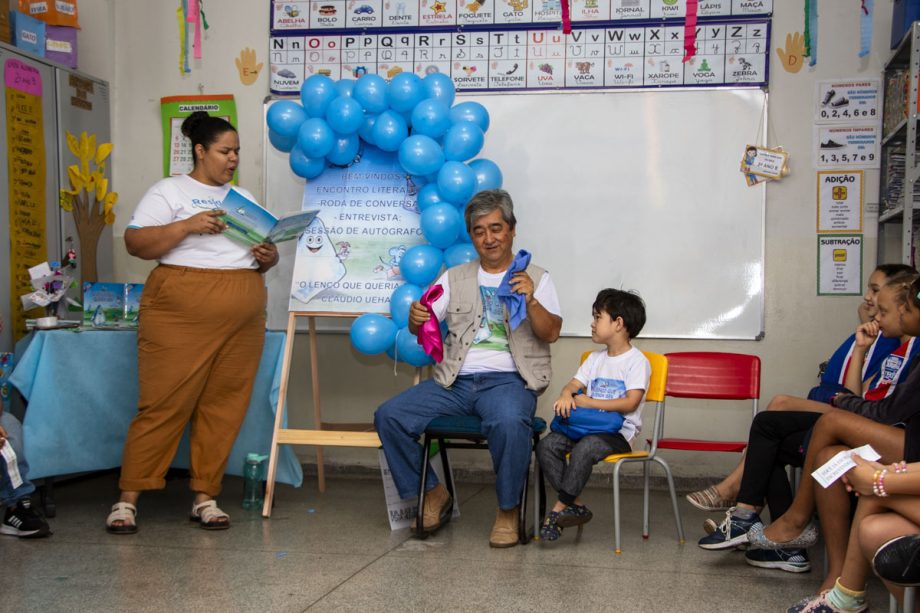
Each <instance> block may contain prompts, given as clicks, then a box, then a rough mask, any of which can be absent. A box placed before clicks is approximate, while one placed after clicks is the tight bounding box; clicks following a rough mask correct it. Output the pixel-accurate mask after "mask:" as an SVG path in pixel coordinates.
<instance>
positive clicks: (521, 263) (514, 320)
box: [496, 249, 536, 330]
mask: <svg viewBox="0 0 920 613" xmlns="http://www.w3.org/2000/svg"><path fill="white" fill-rule="evenodd" d="M529 265H530V253H529V252H527V251H524V250H523V249H521V250H520V251H518V252H517V255H515V256H514V260H513V261H512V262H511V266H510V267H508V270H507V272H505V276H504V277H502V282H501V283H500V284H499V285H498V291H497V292H496V293H497V294H498V297H499V299H500V300H501V301H502V303H503V304H504V305H505V308H507V309H508V322H509V323H510V324H511V329H512V330H516V329H517V327H518V326H519V325H521V322H522V321H524V320H525V319H527V302H526V301H525V300H524V296H523V295H521V294H518V293H516V292H514V291H513V290H512V289H511V277H512V275H514V273H516V272H523V271H524V270H526V269H527V267H528V266H529ZM534 291H536V288H534Z"/></svg>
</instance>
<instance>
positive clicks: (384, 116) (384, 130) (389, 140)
mask: <svg viewBox="0 0 920 613" xmlns="http://www.w3.org/2000/svg"><path fill="white" fill-rule="evenodd" d="M408 135H409V126H407V125H406V120H405V119H403V117H402V115H400V114H399V113H397V112H396V111H384V112H382V113H380V115H378V116H377V121H376V122H375V123H374V128H373V130H371V137H372V138H373V139H374V144H375V145H377V146H378V147H379V148H380V149H382V150H383V151H397V150H398V149H399V146H400V145H401V144H402V142H403V141H404V140H406V137H407V136H408Z"/></svg>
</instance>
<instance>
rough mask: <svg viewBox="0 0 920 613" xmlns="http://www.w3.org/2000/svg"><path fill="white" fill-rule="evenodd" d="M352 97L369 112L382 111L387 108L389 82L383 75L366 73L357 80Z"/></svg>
mask: <svg viewBox="0 0 920 613" xmlns="http://www.w3.org/2000/svg"><path fill="white" fill-rule="evenodd" d="M351 97H352V98H354V99H355V100H357V101H358V102H359V103H360V104H361V106H363V107H364V110H365V111H367V112H368V113H382V112H383V111H385V110H387V82H386V81H385V80H384V79H383V77H381V76H378V75H375V74H366V75H364V76H362V77H361V78H360V79H358V80H357V81H355V86H354V87H353V88H352V90H351Z"/></svg>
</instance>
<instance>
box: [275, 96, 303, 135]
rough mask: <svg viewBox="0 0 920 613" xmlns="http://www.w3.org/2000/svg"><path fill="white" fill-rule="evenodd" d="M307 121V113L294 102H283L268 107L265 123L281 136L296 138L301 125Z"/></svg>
mask: <svg viewBox="0 0 920 613" xmlns="http://www.w3.org/2000/svg"><path fill="white" fill-rule="evenodd" d="M306 120H307V112H306V111H304V110H303V107H302V106H300V105H299V104H297V103H296V102H294V101H292V100H281V101H279V102H276V103H274V104H273V105H271V106H270V107H268V115H266V117H265V123H267V124H268V127H269V129H270V130H273V131H275V132H277V133H278V134H279V135H280V136H284V137H292V136H294V137H296V136H297V130H299V129H300V124H302V123H303V122H305V121H306Z"/></svg>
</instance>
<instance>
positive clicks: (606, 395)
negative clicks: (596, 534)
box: [537, 289, 652, 541]
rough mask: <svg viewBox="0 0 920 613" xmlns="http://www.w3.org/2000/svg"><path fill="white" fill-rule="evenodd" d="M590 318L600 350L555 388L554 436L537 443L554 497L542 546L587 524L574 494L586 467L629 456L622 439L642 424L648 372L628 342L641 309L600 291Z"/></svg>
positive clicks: (626, 296) (631, 298)
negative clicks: (556, 495)
mask: <svg viewBox="0 0 920 613" xmlns="http://www.w3.org/2000/svg"><path fill="white" fill-rule="evenodd" d="M592 313H593V316H594V319H593V321H592V323H591V340H592V341H594V342H595V343H600V344H602V345H606V348H605V349H602V350H600V351H595V352H593V353H592V354H591V355H589V356H588V359H586V360H585V361H584V363H583V364H582V365H581V367H580V368H579V369H578V372H576V373H575V378H574V379H572V380H571V381H569V382H568V383H567V384H566V386H565V387H564V388H563V389H562V393H561V394H559V398H558V399H557V400H556V402H555V403H554V404H553V409H554V411H555V413H556V418H555V419H553V423H552V425H551V428H552V430H553V431H552V432H550V433H549V434H548V435H546V437H544V438H543V440H541V441H540V444H539V445H538V446H537V457H538V458H539V460H540V468H541V469H542V470H543V473H544V474H545V475H546V478H547V479H548V480H549V482H550V485H552V486H553V488H554V489H555V490H556V491H557V492H558V493H559V499H558V500H557V501H556V504H555V506H553V508H552V510H551V511H550V512H549V514H548V515H547V516H546V518H545V519H544V520H543V525H542V527H541V528H540V537H541V538H542V539H543V540H547V541H555V540H556V539H558V538H559V536H560V535H561V534H562V529H563V528H566V527H569V526H579V525H581V524H584V523H586V522H588V521H590V520H591V518H592V517H593V515H592V513H591V511H589V510H588V508H587V507H586V506H584V505H583V504H581V501H580V499H579V498H578V496H579V495H580V494H581V491H582V490H583V489H584V487H585V485H586V484H587V483H588V477H590V476H591V469H592V467H593V466H594V465H595V464H596V463H598V462H600V461H601V460H603V459H604V458H605V457H607V456H608V455H610V454H613V453H628V452H629V451H631V447H630V444H629V441H630V440H632V438H633V437H634V436H635V435H636V433H637V432H638V431H639V428H641V426H642V419H641V414H642V400H643V398H644V397H645V390H646V389H647V388H648V380H649V376H650V375H651V370H652V368H651V365H650V364H649V362H648V360H647V359H646V358H645V356H644V355H642V352H641V351H639V350H638V349H636V348H635V347H633V346H632V345H631V344H630V339H632V338H633V337H635V336H636V335H637V334H639V332H640V331H641V330H642V326H644V325H645V304H643V302H642V299H641V298H640V297H639V296H638V295H636V294H634V293H631V292H624V291H621V290H616V289H605V290H601V292H600V293H599V294H598V295H597V299H595V301H594V306H593V307H592ZM567 455H568V456H569V457H568V462H566V456H567Z"/></svg>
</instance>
